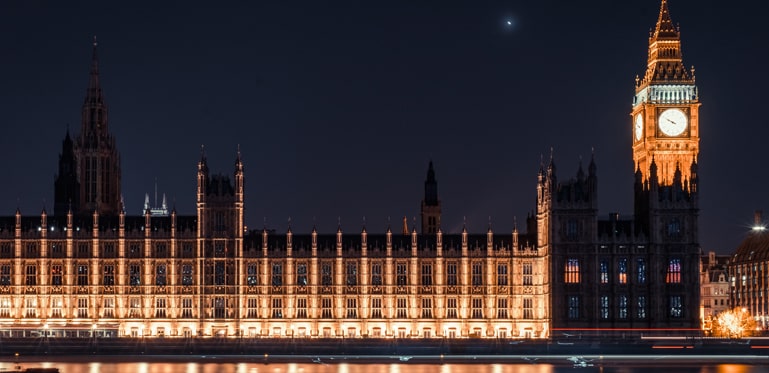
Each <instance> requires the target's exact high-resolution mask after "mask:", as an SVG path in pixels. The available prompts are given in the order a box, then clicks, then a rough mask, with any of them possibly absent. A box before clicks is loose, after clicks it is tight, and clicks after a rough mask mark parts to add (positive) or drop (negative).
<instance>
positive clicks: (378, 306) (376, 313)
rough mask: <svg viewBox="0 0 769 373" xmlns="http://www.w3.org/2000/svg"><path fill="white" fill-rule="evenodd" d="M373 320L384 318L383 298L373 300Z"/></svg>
mask: <svg viewBox="0 0 769 373" xmlns="http://www.w3.org/2000/svg"><path fill="white" fill-rule="evenodd" d="M371 318H373V319H381V318H382V298H372V299H371Z"/></svg>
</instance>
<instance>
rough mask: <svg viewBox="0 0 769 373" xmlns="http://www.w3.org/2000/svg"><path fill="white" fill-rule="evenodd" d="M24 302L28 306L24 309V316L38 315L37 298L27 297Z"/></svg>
mask: <svg viewBox="0 0 769 373" xmlns="http://www.w3.org/2000/svg"><path fill="white" fill-rule="evenodd" d="M24 303H25V306H26V308H27V309H26V310H25V311H24V317H28V318H34V317H37V300H36V299H35V298H27V299H26V300H25V302H24Z"/></svg>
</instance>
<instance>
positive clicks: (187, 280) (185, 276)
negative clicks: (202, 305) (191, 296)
mask: <svg viewBox="0 0 769 373" xmlns="http://www.w3.org/2000/svg"><path fill="white" fill-rule="evenodd" d="M192 282H193V281H192V264H183V265H182V285H184V286H190V285H192Z"/></svg>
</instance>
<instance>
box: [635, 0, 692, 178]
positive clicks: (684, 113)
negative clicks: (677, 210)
mask: <svg viewBox="0 0 769 373" xmlns="http://www.w3.org/2000/svg"><path fill="white" fill-rule="evenodd" d="M635 91H636V94H635V98H634V99H633V110H632V112H631V116H632V123H633V131H632V133H633V161H634V162H635V165H636V166H635V167H636V168H639V169H640V171H641V173H642V174H643V175H644V179H646V180H648V179H649V177H650V172H649V171H650V167H651V164H652V162H655V163H656V164H657V172H658V175H657V177H658V180H659V182H660V183H661V185H671V184H672V183H673V181H674V177H675V174H676V170H680V172H681V178H682V179H683V180H684V182H686V181H687V180H688V181H690V180H691V169H690V166H691V165H692V163H693V162H695V161H696V159H697V153H698V151H699V142H700V133H699V115H698V111H699V106H700V102H699V97H698V92H697V86H696V85H695V84H694V68H691V69H687V68H686V66H684V64H683V60H682V56H681V32H680V30H679V29H678V27H677V26H674V25H673V21H672V20H671V18H670V12H669V11H668V4H667V0H662V4H661V6H660V14H659V18H658V19H657V25H656V27H655V29H654V32H653V33H652V34H651V36H650V37H649V57H648V61H647V65H646V73H645V74H644V76H643V78H638V77H636V89H635Z"/></svg>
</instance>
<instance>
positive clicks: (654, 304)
mask: <svg viewBox="0 0 769 373" xmlns="http://www.w3.org/2000/svg"><path fill="white" fill-rule="evenodd" d="M679 46H680V41H679V39H678V31H677V29H673V28H672V22H671V21H670V18H669V14H668V12H667V3H666V1H664V0H663V2H662V7H661V10H660V18H659V20H658V22H657V30H656V32H655V33H654V35H653V36H652V39H651V40H650V60H649V65H648V66H649V71H647V74H646V76H645V78H644V79H643V80H642V81H639V83H638V87H637V89H636V98H635V103H634V108H633V111H632V115H633V118H634V119H633V126H634V140H633V152H634V160H635V161H636V165H637V166H636V181H635V185H634V187H635V207H636V210H635V217H634V219H632V220H623V219H620V218H619V216H618V215H617V214H612V215H611V216H610V219H608V220H600V219H598V214H597V211H598V202H597V201H598V178H597V168H596V164H595V162H594V160H593V159H591V160H590V163H589V165H588V167H587V172H585V171H584V170H583V169H582V166H581V165H580V166H579V170H578V172H577V175H576V177H575V178H573V179H571V180H567V181H565V182H559V181H558V179H557V176H556V168H555V162H554V161H553V159H552V157H551V159H550V162H549V163H548V164H547V165H545V164H543V165H542V166H541V168H540V171H539V174H538V179H537V184H536V193H537V200H536V209H535V212H534V213H533V214H531V215H530V216H529V217H528V218H527V220H526V232H525V233H521V234H519V232H518V230H517V228H516V229H515V230H514V231H513V232H510V233H505V234H496V233H495V232H493V230H492V229H491V227H489V229H488V231H487V232H486V233H481V234H469V233H468V232H467V231H466V230H465V229H463V230H462V232H461V233H460V234H444V233H443V232H442V231H441V225H440V221H441V201H440V199H439V198H438V189H437V179H436V177H435V170H434V168H433V165H432V162H431V163H430V165H429V166H428V172H427V178H426V181H425V195H424V198H423V200H422V204H421V207H422V208H421V217H422V221H421V232H420V233H417V230H416V222H415V223H414V226H413V227H411V228H408V226H404V227H403V229H402V230H401V231H400V232H397V233H394V232H393V231H392V230H391V229H390V227H386V228H385V230H384V232H385V233H383V234H373V233H372V234H369V233H368V231H367V229H368V227H366V226H365V224H364V225H363V226H362V227H354V233H343V230H342V227H341V226H340V227H339V228H338V230H337V231H336V232H335V233H331V234H320V233H318V232H317V231H316V230H315V229H314V228H313V229H312V230H311V232H310V233H309V234H294V233H293V231H292V228H291V227H289V229H288V230H287V232H285V233H275V232H271V231H267V230H255V231H247V230H246V228H245V225H244V216H243V211H244V187H243V186H244V177H245V174H244V166H243V162H242V161H241V157H240V152H238V154H237V157H236V159H235V163H234V172H233V173H232V175H231V176H229V175H212V174H210V173H209V169H208V164H207V159H206V155H205V153H204V152H201V158H200V160H199V162H198V171H197V193H196V213H195V215H192V216H179V215H177V214H176V212H175V211H171V213H170V216H154V215H152V214H151V211H150V210H146V213H145V214H144V215H141V216H126V215H125V210H124V206H122V205H120V204H118V205H117V207H115V205H113V203H114V202H115V201H116V200H117V198H116V197H115V196H114V191H115V190H118V191H119V178H120V169H119V167H117V169H116V170H114V169H112V168H99V167H101V166H99V165H97V166H96V168H93V167H92V168H83V167H81V165H82V164H85V163H84V162H85V161H84V159H93V158H94V157H95V154H99V157H103V158H104V159H105V162H104V164H106V165H112V164H113V163H114V162H117V161H118V160H117V156H116V154H117V153H116V149H115V146H114V144H115V142H114V139H113V138H112V136H111V135H110V134H109V132H108V130H107V122H106V105H105V104H104V101H103V99H102V97H101V88H100V87H99V85H98V82H99V80H98V69H97V68H96V66H97V61H96V50H95V49H94V60H93V66H94V67H92V70H91V83H90V84H89V90H88V95H87V98H86V102H85V104H84V106H83V118H84V119H83V127H82V128H81V134H80V137H79V138H78V139H81V140H77V141H72V140H71V139H70V137H69V134H68V135H67V137H66V139H65V141H64V142H63V148H62V153H61V156H60V158H59V175H58V177H57V181H56V185H55V186H56V207H55V213H54V214H53V216H48V215H47V214H46V212H45V211H43V212H42V213H41V214H40V215H36V216H22V215H21V213H20V212H19V211H17V212H16V214H15V216H10V217H0V336H2V335H8V334H23V335H28V336H30V335H40V334H41V333H45V334H46V335H54V336H61V335H81V336H82V335H94V334H96V335H112V336H164V337H166V336H168V337H171V336H178V337H191V336H209V337H216V336H222V337H234V336H239V337H257V336H260V337H306V338H312V337H364V336H365V337H371V338H415V337H417V338H442V337H445V338H510V337H513V338H546V337H550V336H561V335H562V334H570V333H573V332H575V331H576V332H579V333H582V332H589V333H593V332H596V333H604V332H607V331H612V330H618V331H621V332H623V333H624V332H640V333H643V332H645V331H648V330H652V329H653V330H658V329H664V330H668V331H681V330H684V331H686V330H694V329H699V327H700V323H699V312H698V309H699V305H700V302H699V245H698V243H697V236H698V235H697V214H698V206H697V203H698V202H697V200H698V195H697V183H698V179H697V172H696V171H697V164H696V156H697V151H698V148H697V146H696V145H697V144H698V141H699V137H698V136H699V134H698V132H697V128H696V126H697V118H696V112H697V108H698V106H699V101H697V98H696V95H693V94H692V93H695V94H696V87H694V85H693V83H694V78H693V73H690V72H688V71H686V69H684V70H681V68H682V66H683V65H682V63H681V61H680V49H676V48H678V47H679ZM669 86H672V87H674V88H675V89H674V88H670V87H669ZM676 87H677V88H676ZM679 88H680V91H676V89H679ZM670 89H673V91H675V92H677V93H675V92H674V93H671V94H668V93H670V92H673V91H670ZM668 91H670V92H668ZM660 92H667V93H664V94H659V93H660ZM682 92H683V93H682ZM672 109H675V110H678V111H675V112H669V114H663V113H665V112H666V110H672ZM671 113H672V114H671ZM639 115H640V116H639ZM680 115H683V116H684V118H685V122H684V121H681V119H680ZM94 118H96V119H94ZM635 118H641V119H640V120H637V119H635ZM662 119H666V120H670V121H672V122H675V121H678V122H677V123H670V124H668V125H664V126H661V127H660V125H659V123H660V121H661V120H662ZM687 123H688V124H687ZM681 124H683V125H684V128H683V130H682V129H681V128H680V125H681ZM658 127H659V128H660V129H659V131H658V130H657V129H656V128H658ZM662 127H664V130H663V129H662ZM97 132H98V133H97ZM97 135H98V136H97ZM82 139H86V140H88V141H85V140H82ZM84 141H85V142H84ZM89 141H90V142H89ZM82 144H89V145H88V146H89V147H88V151H85V150H84V148H83V147H82V146H83V145H82ZM113 155H114V156H115V157H112V156H113ZM658 159H659V164H660V165H661V166H658V165H657V162H658V161H657V160H658ZM684 160H686V161H687V162H688V163H686V167H684V163H683V161H684ZM110 167H111V166H110ZM659 167H661V171H660V168H659ZM669 170H673V171H672V173H670V172H668V171H669ZM88 175H91V176H94V175H96V176H95V178H94V177H90V176H88ZM107 176H108V177H107ZM89 177H90V178H89ZM114 180H118V182H117V184H116V185H118V186H117V188H118V189H114V188H113V184H114V183H113V181H114ZM84 184H88V185H91V186H90V187H87V188H91V189H87V188H86V189H84V188H85V187H84V186H83V185H84ZM93 188H95V189H93ZM89 193H90V197H88V195H89ZM93 193H96V194H95V195H94V194H93ZM94 196H95V198H96V200H98V201H96V200H94V199H93V198H91V197H94ZM96 202H98V203H96ZM383 228H384V227H383Z"/></svg>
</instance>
